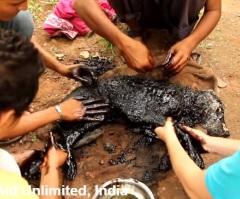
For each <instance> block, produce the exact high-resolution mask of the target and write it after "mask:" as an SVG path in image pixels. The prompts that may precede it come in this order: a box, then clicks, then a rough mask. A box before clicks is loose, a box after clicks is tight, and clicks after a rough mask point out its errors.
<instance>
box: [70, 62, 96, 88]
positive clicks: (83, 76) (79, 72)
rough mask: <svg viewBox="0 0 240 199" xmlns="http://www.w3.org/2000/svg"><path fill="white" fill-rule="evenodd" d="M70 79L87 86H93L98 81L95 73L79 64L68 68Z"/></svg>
mask: <svg viewBox="0 0 240 199" xmlns="http://www.w3.org/2000/svg"><path fill="white" fill-rule="evenodd" d="M68 77H70V78H73V79H76V80H78V81H80V82H82V83H87V84H92V83H93V82H94V81H96V79H97V77H96V76H95V74H94V72H93V71H91V70H89V69H88V68H86V67H85V66H83V65H79V64H78V65H71V66H70V67H68Z"/></svg>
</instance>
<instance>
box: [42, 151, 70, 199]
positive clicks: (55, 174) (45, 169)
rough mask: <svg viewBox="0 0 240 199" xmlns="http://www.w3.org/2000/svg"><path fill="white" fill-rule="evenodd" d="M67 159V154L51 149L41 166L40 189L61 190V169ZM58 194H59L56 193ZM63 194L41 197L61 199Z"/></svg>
mask: <svg viewBox="0 0 240 199" xmlns="http://www.w3.org/2000/svg"><path fill="white" fill-rule="evenodd" d="M66 159H67V153H65V152H63V151H61V150H60V149H56V148H54V147H52V148H50V149H49V151H48V153H47V155H46V157H45V158H44V162H43V164H42V166H41V181H40V187H47V188H56V189H57V188H61V186H60V179H59V178H60V176H59V174H60V167H61V166H62V165H63V164H64V162H65V161H66ZM56 193H58V192H56ZM61 198H62V197H61V193H60V194H59V195H58V194H56V195H41V196H40V199H61Z"/></svg>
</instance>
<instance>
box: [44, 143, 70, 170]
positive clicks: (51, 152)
mask: <svg viewBox="0 0 240 199" xmlns="http://www.w3.org/2000/svg"><path fill="white" fill-rule="evenodd" d="M67 157H68V153H67V152H65V151H62V150H61V149H58V148H56V147H54V146H51V147H50V148H49V149H48V151H47V154H46V155H45V157H44V161H43V164H42V166H43V167H44V166H45V167H46V166H47V167H50V168H55V169H59V168H60V167H61V166H62V165H63V164H64V163H65V162H66V160H67Z"/></svg>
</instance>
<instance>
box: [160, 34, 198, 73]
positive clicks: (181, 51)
mask: <svg viewBox="0 0 240 199" xmlns="http://www.w3.org/2000/svg"><path fill="white" fill-rule="evenodd" d="M193 49H194V46H192V45H191V44H190V43H189V41H188V40H187V38H186V39H183V40H181V41H179V42H177V43H176V44H175V45H173V46H172V47H171V49H170V50H169V52H171V54H172V55H173V58H172V60H171V64H169V65H168V66H167V67H166V68H165V70H164V71H165V72H166V73H167V74H169V75H175V74H177V73H179V72H180V71H181V70H183V69H184V67H185V66H186V64H187V61H188V60H189V57H190V55H191V53H192V51H193Z"/></svg>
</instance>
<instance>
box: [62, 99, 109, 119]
mask: <svg viewBox="0 0 240 199" xmlns="http://www.w3.org/2000/svg"><path fill="white" fill-rule="evenodd" d="M59 107H60V109H61V111H62V117H63V118H62V119H63V120H66V121H73V120H85V121H98V122H99V121H102V120H103V119H104V118H95V117H94V116H95V115H100V114H106V113H108V112H109V104H107V103H104V102H103V101H102V100H100V99H87V98H84V97H75V98H71V99H68V100H66V101H64V102H62V103H61V104H59Z"/></svg>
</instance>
